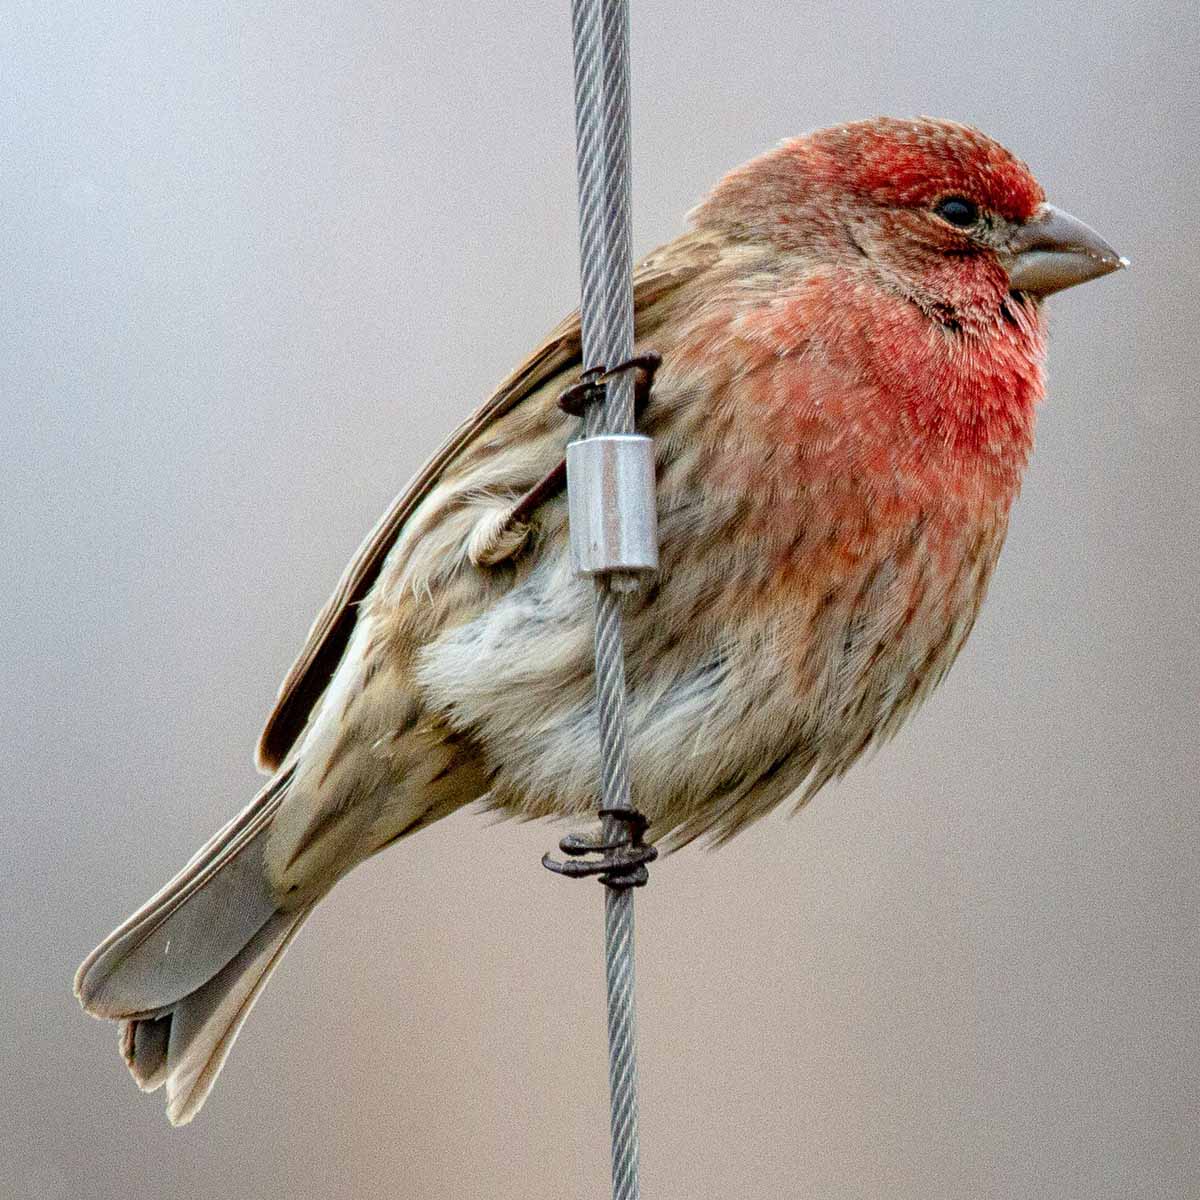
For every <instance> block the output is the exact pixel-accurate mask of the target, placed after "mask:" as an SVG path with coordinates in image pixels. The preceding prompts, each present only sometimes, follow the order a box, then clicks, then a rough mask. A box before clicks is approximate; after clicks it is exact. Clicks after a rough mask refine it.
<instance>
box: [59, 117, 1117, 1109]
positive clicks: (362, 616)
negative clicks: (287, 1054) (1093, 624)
mask: <svg viewBox="0 0 1200 1200" xmlns="http://www.w3.org/2000/svg"><path fill="white" fill-rule="evenodd" d="M1121 263H1122V260H1121V259H1119V258H1118V256H1117V255H1116V254H1115V252H1114V251H1113V250H1112V249H1111V248H1110V247H1109V246H1108V245H1106V244H1105V242H1103V241H1102V240H1101V239H1100V238H1099V237H1098V236H1097V235H1096V234H1095V233H1094V232H1093V231H1092V230H1090V229H1089V228H1088V227H1087V226H1085V225H1083V224H1082V223H1081V222H1079V221H1077V220H1075V219H1074V218H1072V217H1070V216H1067V215H1066V214H1065V213H1062V212H1060V211H1059V210H1057V209H1055V208H1052V207H1051V206H1049V205H1047V204H1045V203H1044V201H1043V192H1042V189H1041V188H1040V187H1039V186H1038V184H1037V182H1036V181H1035V180H1034V178H1033V176H1032V175H1031V174H1030V172H1029V170H1028V168H1027V167H1026V166H1025V165H1024V164H1023V163H1021V162H1020V161H1019V160H1018V159H1016V158H1014V157H1013V155H1011V154H1010V153H1009V152H1008V151H1007V150H1005V149H1004V148H1003V147H1001V146H1000V145H998V144H997V143H996V142H994V141H992V140H991V139H989V138H987V137H985V136H984V135H983V134H981V133H979V132H977V131H976V130H974V129H971V128H968V127H966V126H963V125H958V124H954V123H951V122H949V121H940V120H930V119H921V120H913V121H904V120H894V119H878V120H871V121H864V122H859V123H855V124H849V125H841V126H837V127H834V128H832V129H826V130H822V131H820V132H818V133H814V134H811V135H809V136H807V137H803V138H799V139H796V140H794V141H790V142H786V143H784V144H783V145H781V146H779V147H778V148H777V149H775V150H773V151H771V152H770V153H768V154H765V155H763V156H762V157H760V158H757V159H755V160H753V161H752V162H750V163H748V164H746V165H745V166H743V167H740V168H738V169H737V170H735V171H733V172H732V173H731V174H729V175H728V176H726V178H725V179H723V180H722V181H721V182H720V183H719V184H718V185H717V187H716V189H715V190H714V191H713V192H712V193H711V195H709V197H708V198H707V199H706V200H705V201H704V202H703V203H702V204H701V205H700V206H699V207H698V208H697V209H696V210H695V211H694V213H693V214H692V228H691V229H690V231H689V232H687V233H685V234H683V235H682V236H681V237H679V238H677V239H676V240H675V241H673V242H671V243H670V244H668V245H666V246H664V247H663V248H661V249H659V250H656V251H655V252H654V253H653V254H651V255H650V256H649V257H648V258H646V259H644V260H643V261H642V262H641V263H640V264H639V265H638V267H637V268H636V273H635V303H636V311H637V321H636V325H637V345H638V348H639V349H640V350H651V349H652V350H654V351H657V352H658V354H660V355H661V356H662V364H661V368H660V370H659V371H658V374H657V377H656V380H655V384H654V389H653V394H652V396H651V398H650V401H649V404H648V406H647V408H646V410H645V413H644V417H643V422H642V425H643V428H644V429H645V431H646V432H647V433H649V434H651V435H652V436H653V438H654V445H655V451H656V456H657V480H658V482H657V494H658V520H659V536H660V543H661V567H660V570H659V572H658V574H657V576H656V577H655V578H654V580H653V583H652V585H651V586H649V587H647V588H644V589H643V590H642V591H640V592H638V593H636V594H634V595H632V596H630V597H629V598H628V599H627V601H626V613H625V630H626V647H627V654H628V688H629V692H628V712H629V754H630V774H631V779H632V784H633V795H634V797H635V798H636V801H637V803H638V806H639V808H640V809H642V810H643V812H644V813H645V814H646V816H647V817H648V818H649V821H650V836H651V837H652V838H653V839H655V840H658V841H662V842H663V843H664V844H666V845H678V844H682V843H684V842H687V841H690V840H691V839H693V838H695V837H697V836H698V835H708V836H709V837H711V838H713V839H715V840H718V841H720V840H723V839H726V838H728V837H730V836H732V835H733V834H734V833H736V832H737V831H738V830H740V829H742V828H744V827H745V826H746V825H747V824H748V823H750V822H751V821H753V820H755V819H756V818H758V817H760V816H762V815H763V814H764V813H766V812H767V811H768V810H770V809H772V808H774V807H775V805H777V804H778V803H779V802H780V801H781V800H783V799H784V798H786V797H788V796H789V795H795V797H796V798H797V801H798V803H799V804H803V803H804V802H805V801H806V800H807V799H808V798H809V797H811V796H812V795H813V794H814V793H815V792H816V791H817V790H818V789H819V788H821V787H822V786H823V785H824V784H825V783H826V782H828V781H829V780H830V779H832V778H834V777H836V776H839V775H841V774H842V773H843V772H844V771H846V769H847V768H848V767H849V766H850V765H851V763H853V762H854V761H855V759H857V758H858V756H859V755H860V754H861V753H862V752H863V751H864V750H865V749H866V748H867V747H868V746H869V745H871V744H872V743H873V742H876V741H878V740H879V739H881V738H885V737H889V736H891V735H892V734H893V733H895V731H896V730H897V728H898V727H899V726H900V724H901V723H902V722H903V721H904V719H905V718H906V717H907V716H908V714H909V713H911V712H912V711H913V710H914V708H915V707H916V705H917V704H918V703H919V702H920V701H921V700H922V699H924V697H926V696H927V695H928V694H929V692H930V691H931V690H932V688H933V687H934V686H935V685H936V684H937V683H938V681H939V680H941V679H942V678H943V676H944V675H945V674H946V671H947V670H948V669H949V667H950V664H951V663H952V662H953V661H954V658H955V656H956V655H957V654H958V652H959V650H960V649H961V647H962V645H963V642H964V640H965V639H966V637H967V634H968V633H969V632H970V629H971V626H972V625H973V623H974V621H975V617H976V614H977V613H978V611H979V605H980V603H981V601H982V599H983V595H984V592H985V590H986V588H987V584H988V580H989V577H990V576H991V573H992V569H993V567H994V566H995V564H996V558H997V556H998V554H999V552H1000V546H1001V543H1002V542H1003V540H1004V534H1005V529H1006V527H1007V524H1008V514H1009V508H1010V506H1011V504H1012V502H1013V499H1014V497H1015V496H1016V494H1017V491H1018V488H1019V486H1020V481H1021V475H1022V472H1023V470H1024V468H1025V465H1026V462H1027V460H1028V458H1029V454H1030V450H1031V447H1032V444H1033V426H1034V410H1035V407H1036V405H1037V403H1038V401H1039V400H1040V399H1041V396H1042V390H1043V382H1042V358H1043V349H1044V342H1045V327H1044V321H1043V316H1042V298H1043V297H1044V296H1046V295H1047V294H1049V293H1050V292H1053V291H1056V290H1058V289H1060V288H1064V287H1069V286H1071V285H1072V284H1076V283H1080V282H1083V281H1084V280H1087V279H1092V278H1094V277H1096V276H1099V275H1103V274H1105V273H1107V272H1109V271H1112V270H1114V269H1115V268H1116V267H1117V266H1119V265H1121ZM579 359H580V335H579V321H578V318H577V317H570V318H568V319H567V320H566V321H565V322H564V323H563V324H562V325H560V326H559V327H558V329H557V330H555V331H554V333H552V334H551V335H550V337H549V338H548V339H547V340H546V341H545V342H544V343H543V344H542V345H541V346H540V347H539V348H538V349H537V350H535V351H534V353H533V354H532V355H531V356H530V357H529V358H528V359H527V360H526V361H525V362H524V363H523V364H522V365H521V366H520V367H519V368H518V369H517V370H516V371H515V372H514V373H513V374H512V375H511V376H510V377H509V378H508V379H507V380H506V381H505V382H504V383H503V384H502V385H501V387H500V388H499V390H498V391H497V392H496V393H495V394H494V395H493V396H492V397H491V398H490V399H489V400H488V401H487V402H486V403H485V404H484V406H483V407H482V408H481V409H480V410H479V411H478V412H477V413H476V414H475V415H474V416H472V417H471V418H470V419H469V420H468V421H467V422H466V423H465V424H464V425H463V426H461V427H460V428H459V429H458V431H457V432H455V433H454V434H453V435H452V436H451V438H450V440H449V441H447V442H446V443H445V445H443V447H442V448H441V449H440V450H439V451H438V452H437V453H436V454H435V455H434V457H433V458H432V459H431V460H430V462H429V463H428V464H427V465H426V467H425V468H424V469H423V470H422V471H421V473H420V474H419V475H418V476H417V478H416V479H415V480H414V481H413V482H412V484H411V485H410V486H409V487H408V489H407V490H406V491H405V492H404V493H403V494H402V495H401V496H400V497H399V499H398V500H396V502H395V503H394V504H393V506H392V507H391V509H390V510H389V511H388V512H387V514H386V515H385V516H384V517H383V518H382V520H381V521H380V522H379V524H378V525H377V526H376V527H375V529H374V530H373V532H372V533H371V535H370V537H369V538H368V539H367V541H366V543H365V544H364V545H363V547H362V549H361V550H360V551H359V553H358V555H357V557H356V558H355V559H354V561H353V562H352V563H351V565H350V567H349V568H348V569H347V571H346V573H345V575H344V576H343V577H342V580H341V582H340V584H339V585H338V588H337V590H336V592H335V593H334V595H333V597H332V599H331V600H330V602H329V603H328V605H327V606H326V608H325V610H324V611H323V612H322V613H321V615H320V616H319V617H318V619H317V621H316V624H315V625H314V626H313V629H312V632H311V633H310V635H309V639H308V644H307V645H306V646H305V648H304V650H303V651H302V652H301V655H300V658H299V659H298V661H297V663H296V665H295V666H294V667H293V668H292V671H291V673H290V674H289V675H288V677H287V679H286V680H285V682H284V685H283V688H282V690H281V693H280V696H279V701H278V704H277V706H276V708H275V711H274V712H273V713H272V715H271V717H270V720H269V721H268V724H267V727H266V730H265V732H264V733H263V735H262V739H261V741H260V743H259V748H258V757H259V763H260V765H261V766H262V767H263V768H264V769H266V770H268V771H270V772H272V773H273V774H272V778H271V781H270V782H269V783H268V784H267V785H266V787H265V788H264V789H263V790H262V791H261V792H260V793H259V795H258V796H257V797H255V799H254V800H253V801H252V802H251V803H250V805H249V807H248V808H247V809H246V810H245V811H244V812H242V813H241V814H240V815H239V816H237V817H235V818H234V819H233V820H232V821H231V822H230V823H229V824H228V825H226V826H225V828H223V829H222V830H221V831H220V832H219V833H217V834H216V835H215V836H214V837H213V838H212V839H211V840H210V841H209V842H208V843H207V844H206V845H205V846H204V847H203V848H202V849H201V850H200V851H199V852H198V853H197V854H196V856H195V857H194V858H193V859H192V860H191V862H190V863H188V865H187V866H186V867H185V868H184V869H183V870H182V871H181V872H180V873H179V874H178V875H177V876H176V877H175V878H174V879H173V880H172V881H171V882H170V883H168V884H167V885H166V886H165V887H164V888H163V889H162V891H160V892H159V893H158V894H157V895H156V896H155V897H154V898H153V899H152V900H150V901H149V903H148V904H146V906H145V907H143V908H142V909H141V910H140V911H139V912H137V913H136V914H135V915H134V916H132V917H131V918H130V919H129V920H128V921H126V922H125V924H124V925H122V926H121V927H120V928H119V929H117V930H116V932H114V933H113V934H112V935H111V936H110V937H109V938H108V939H107V940H106V941H105V942H104V943H103V944H102V945H101V946H100V947H99V948H98V949H97V950H95V951H94V952H93V953H92V954H91V956H90V957H89V958H88V959H87V960H86V961H85V962H84V964H83V965H82V966H81V967H80V969H79V974H78V976H77V978H76V990H77V992H78V994H79V998H80V1000H81V1002H82V1003H83V1006H84V1007H85V1008H86V1009H87V1010H88V1011H89V1012H91V1013H94V1014H95V1015H97V1016H100V1017H108V1018H112V1019H115V1020H119V1021H121V1022H122V1032H121V1048H122V1052H123V1054H124V1056H125V1059H126V1062H127V1063H128V1065H129V1068H130V1070H131V1071H132V1072H133V1075H134V1078H135V1079H136V1080H137V1082H138V1083H139V1084H140V1085H141V1087H143V1088H144V1089H153V1088H157V1087H158V1086H160V1085H161V1084H163V1083H165V1084H166V1087H167V1113H168V1116H169V1117H170V1119H171V1120H172V1121H173V1122H176V1123H182V1122H186V1121H188V1120H190V1119H191V1118H192V1117H193V1116H194V1115H195V1113H196V1112H197V1111H198V1109H199V1108H200V1106H201V1104H202V1103H203V1102H204V1099H205V1097H206V1096H207V1094H208V1091H209V1089H210V1088H211V1087H212V1084H213V1081H214V1080H215V1078H216V1075H217V1073H218V1072H219V1071H220V1069H221V1066H222V1064H223V1062H224V1060H225V1057H226V1055H227V1054H228V1052H229V1049H230V1047H231V1045H232V1043H233V1040H234V1038H235V1037H236V1035H237V1032H238V1029H239V1028H240V1026H241V1024H242V1022H243V1021H244V1019H245V1017H246V1014H247V1013H248V1011H249V1009H250V1007H251V1005H252V1004H253V1002H254V1000H255V998H256V997H257V995H258V993H259V991H260V990H261V988H262V987H263V985H264V984H265V982H266V980H267V978H268V976H269V975H270V973H271V971H272V970H273V968H274V967H275V965H276V963H277V962H278V961H279V958H280V956H281V955H282V953H283V951H284V949H285V948H286V946H287V945H288V943H289V941H290V940H291V938H292V937H294V936H295V934H296V932H297V930H298V929H299V928H300V926H301V924H302V923H303V922H304V919H305V918H306V917H307V916H308V914H309V912H310V911H311V909H312V907H313V905H314V904H316V902H317V901H318V900H320V899H321V897H322V896H324V895H325V893H326V892H327V891H328V890H329V889H330V888H331V887H332V886H333V884H334V883H336V882H337V880H338V879H339V878H340V877H341V876H343V875H344V874H346V872H347V871H349V870H350V869H351V868H352V867H354V866H355V865H356V864H358V863H360V862H362V861H363V860H364V859H365V858H367V857H368V856H370V855H372V854H374V853H375V852H376V851H377V850H380V849H382V848H383V847H384V846H388V845H391V843H393V842H395V841H398V840H399V839H401V838H403V837H406V836H407V835H409V834H411V833H414V832H416V831H417V830H419V829H421V828H422V827H423V826H426V825H429V824H430V823H431V822H433V821H436V820H438V819H439V818H440V817H443V816H445V815H446V814H448V813H450V812H452V811H453V810H454V809H456V808H458V807H460V806H461V805H464V804H467V803H468V802H470V801H473V800H482V801H483V802H484V803H485V804H486V805H488V806H490V807H491V808H493V809H497V810H502V811H504V812H508V813H515V814H521V815H523V816H549V815H562V814H580V813H585V812H590V811H593V810H594V809H595V806H596V802H597V792H598V783H597V778H598V745H597V732H596V713H595V701H594V696H593V678H592V677H593V663H592V629H591V622H592V605H591V602H590V600H591V587H590V585H589V584H587V583H586V582H584V581H581V580H580V579H578V578H576V577H575V576H574V575H573V574H572V570H571V567H570V562H569V555H568V550H567V530H566V505H565V499H564V497H563V496H562V495H561V494H548V498H547V499H546V500H545V502H544V503H542V504H540V506H537V507H536V508H532V509H528V506H525V508H523V509H522V511H521V513H520V519H519V520H514V519H513V515H512V514H513V506H514V505H515V504H517V503H518V500H519V498H520V497H522V496H523V495H525V494H527V493H528V492H529V490H530V489H531V488H534V487H535V485H537V484H538V481H539V480H542V479H543V478H544V477H545V476H547V474H548V473H550V472H552V471H553V470H554V468H555V466H556V464H558V463H559V461H560V460H561V459H562V457H563V454H564V448H565V446H566V444H567V441H568V440H569V439H570V438H571V437H572V436H573V435H574V434H575V433H576V431H577V429H578V425H577V422H576V421H575V420H574V419H573V418H572V417H570V416H568V415H567V414H565V413H564V412H563V411H562V410H561V409H560V408H559V407H558V406H557V404H556V400H557V398H558V397H559V395H560V394H561V393H562V391H563V390H564V388H565V387H566V386H567V385H568V384H570V383H572V382H574V381H575V380H576V379H578V377H579V367H580V362H579ZM526 509H528V511H526Z"/></svg>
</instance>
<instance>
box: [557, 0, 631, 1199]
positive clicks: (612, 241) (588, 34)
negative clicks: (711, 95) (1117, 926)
mask: <svg viewBox="0 0 1200 1200" xmlns="http://www.w3.org/2000/svg"><path fill="white" fill-rule="evenodd" d="M572 32H573V39H574V52H575V122H576V125H575V134H576V154H577V165H578V177H579V248H580V284H581V303H580V315H581V322H582V334H583V365H584V368H585V374H586V371H587V370H592V369H597V368H602V367H605V366H613V365H615V364H617V363H622V362H625V361H626V360H627V359H628V358H629V357H630V355H631V354H632V353H633V285H632V254H631V249H630V245H631V233H630V167H629V160H630V154H629V8H628V3H627V0H573V3H572ZM633 423H634V415H633V381H632V378H631V375H630V373H629V372H628V371H618V372H617V373H616V374H615V375H614V376H613V377H612V378H611V379H610V380H609V382H608V383H607V386H606V388H605V402H604V403H603V404H593V405H591V406H590V408H589V409H588V412H587V414H586V416H585V424H584V432H585V436H595V435H598V434H609V433H620V434H624V433H632V432H633ZM636 586H637V582H636V576H632V575H624V576H612V575H599V576H597V577H596V600H595V619H596V630H595V652H596V704H597V710H598V717H599V726H600V771H601V794H602V802H601V807H602V808H603V809H605V810H607V811H611V810H614V809H617V810H628V811H632V808H633V806H632V801H631V798H630V792H629V764H628V755H627V747H626V739H625V721H626V717H625V647H624V639H623V631H622V611H621V594H620V593H621V592H622V591H628V590H631V589H632V588H636ZM623 830H624V827H623V826H622V824H621V822H620V821H619V820H617V819H614V818H613V817H611V816H606V817H605V818H604V841H606V842H611V841H613V840H614V839H615V838H616V837H617V836H619V835H620V834H621V833H622V832H623ZM604 893H605V900H604V953H605V977H606V983H607V991H608V1055H609V1058H608V1074H609V1091H610V1097H611V1104H612V1110H611V1116H612V1120H611V1126H612V1189H613V1197H614V1200H638V1198H639V1197H640V1195H641V1186H640V1182H639V1178H638V1153H639V1152H638V1097H637V1092H638V1087H637V1084H638V1079H637V1055H636V1045H635V1041H636V1025H635V1008H634V926H633V891H632V890H631V889H629V888H620V889H618V888H605V889H604Z"/></svg>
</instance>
